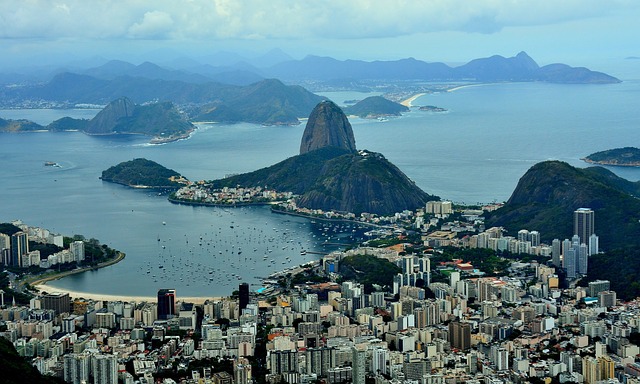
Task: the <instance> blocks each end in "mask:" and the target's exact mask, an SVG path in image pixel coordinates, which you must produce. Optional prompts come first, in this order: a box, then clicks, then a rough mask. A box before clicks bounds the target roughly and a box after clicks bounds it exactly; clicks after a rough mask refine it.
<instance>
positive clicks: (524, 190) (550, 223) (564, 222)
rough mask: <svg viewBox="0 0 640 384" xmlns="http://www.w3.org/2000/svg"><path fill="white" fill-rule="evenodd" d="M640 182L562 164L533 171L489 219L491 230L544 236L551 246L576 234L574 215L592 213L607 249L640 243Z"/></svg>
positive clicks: (546, 164)
mask: <svg viewBox="0 0 640 384" xmlns="http://www.w3.org/2000/svg"><path fill="white" fill-rule="evenodd" d="M638 191H640V183H638V182H636V183H632V182H629V181H627V180H624V179H622V178H620V177H618V176H616V175H615V174H613V173H612V172H610V171H608V170H606V169H604V168H601V167H592V168H586V169H580V168H574V167H572V166H570V165H569V164H567V163H564V162H560V161H545V162H542V163H538V164H536V165H534V166H533V167H531V168H530V169H529V170H528V171H527V172H526V173H525V175H524V176H522V178H521V179H520V181H519V182H518V185H517V186H516V189H515V191H514V192H513V194H512V195H511V197H510V198H509V200H508V201H507V203H506V204H505V205H504V207H502V208H500V209H498V210H497V211H495V212H492V213H490V214H489V215H488V216H487V219H486V224H487V226H503V227H505V228H506V229H507V230H508V231H509V233H510V234H515V233H516V232H517V231H518V230H520V229H529V230H537V231H540V233H541V235H542V238H543V240H544V241H546V242H551V240H552V239H554V238H558V239H565V238H569V237H571V236H572V234H573V211H575V210H576V209H577V208H591V209H593V210H594V212H595V218H596V219H595V220H596V221H595V223H596V224H595V227H596V228H595V232H596V234H597V235H598V236H599V238H600V247H601V249H604V250H610V249H615V248H621V247H624V246H627V245H632V244H639V245H640V237H638V236H637V235H638V233H640V200H638V198H636V197H635V195H637V193H638Z"/></svg>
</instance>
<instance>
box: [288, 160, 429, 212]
mask: <svg viewBox="0 0 640 384" xmlns="http://www.w3.org/2000/svg"><path fill="white" fill-rule="evenodd" d="M437 199H438V197H436V196H431V195H429V194H427V193H425V192H424V191H422V190H421V189H420V188H418V187H417V186H416V185H415V184H414V183H413V181H411V180H410V179H409V178H408V177H407V176H406V175H405V174H404V173H402V171H400V169H398V167H396V166H395V165H393V164H392V163H390V162H389V161H388V160H387V159H385V157H384V156H382V155H381V154H379V153H375V152H369V151H358V152H357V153H351V154H347V155H343V156H340V157H337V158H334V159H331V160H329V161H327V162H326V163H325V164H324V166H323V167H322V170H321V171H320V174H319V176H318V178H317V179H316V182H315V184H314V185H313V186H312V187H311V188H309V189H308V190H307V191H306V192H305V193H304V194H303V195H302V196H300V197H299V198H298V200H297V204H298V206H300V207H306V208H310V209H322V210H334V211H343V212H353V213H355V214H360V213H362V212H368V213H375V214H378V215H388V214H391V213H395V212H402V211H404V210H415V209H417V208H420V207H423V206H424V205H425V204H426V202H427V201H429V200H437Z"/></svg>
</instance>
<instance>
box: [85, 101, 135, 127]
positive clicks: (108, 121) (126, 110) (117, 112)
mask: <svg viewBox="0 0 640 384" xmlns="http://www.w3.org/2000/svg"><path fill="white" fill-rule="evenodd" d="M135 107H136V106H135V104H134V103H133V101H131V100H129V99H128V98H126V97H121V98H119V99H116V100H114V101H112V102H110V103H109V105H107V106H106V107H105V108H104V109H103V110H102V111H100V112H98V114H97V115H96V116H95V117H94V118H93V119H91V121H90V122H89V124H88V125H87V127H86V128H85V132H87V133H91V134H98V135H100V134H110V133H113V128H114V127H116V126H117V125H118V123H119V121H120V120H121V119H122V118H127V117H131V116H133V111H134V110H135Z"/></svg>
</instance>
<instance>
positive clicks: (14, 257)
mask: <svg viewBox="0 0 640 384" xmlns="http://www.w3.org/2000/svg"><path fill="white" fill-rule="evenodd" d="M27 253H29V235H28V234H27V233H26V232H16V233H14V234H13V235H11V265H12V266H14V267H22V255H26V254H27Z"/></svg>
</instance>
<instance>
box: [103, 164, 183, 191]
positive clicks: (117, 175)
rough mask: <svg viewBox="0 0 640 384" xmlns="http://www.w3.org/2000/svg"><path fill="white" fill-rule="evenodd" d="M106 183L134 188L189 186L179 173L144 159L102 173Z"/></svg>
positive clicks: (116, 166)
mask: <svg viewBox="0 0 640 384" xmlns="http://www.w3.org/2000/svg"><path fill="white" fill-rule="evenodd" d="M100 178H101V179H102V180H104V181H108V182H111V183H116V184H122V185H126V186H128V187H132V188H152V189H178V188H180V187H181V186H183V185H185V184H188V183H189V182H188V180H187V179H185V178H184V177H183V176H182V175H180V174H179V173H178V172H176V171H174V170H173V169H168V168H165V167H163V166H162V165H160V164H158V163H156V162H155V161H151V160H147V159H144V158H140V159H133V160H131V161H125V162H122V163H120V164H118V165H114V166H113V167H110V168H109V169H107V170H105V171H102V176H101V177H100Z"/></svg>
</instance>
